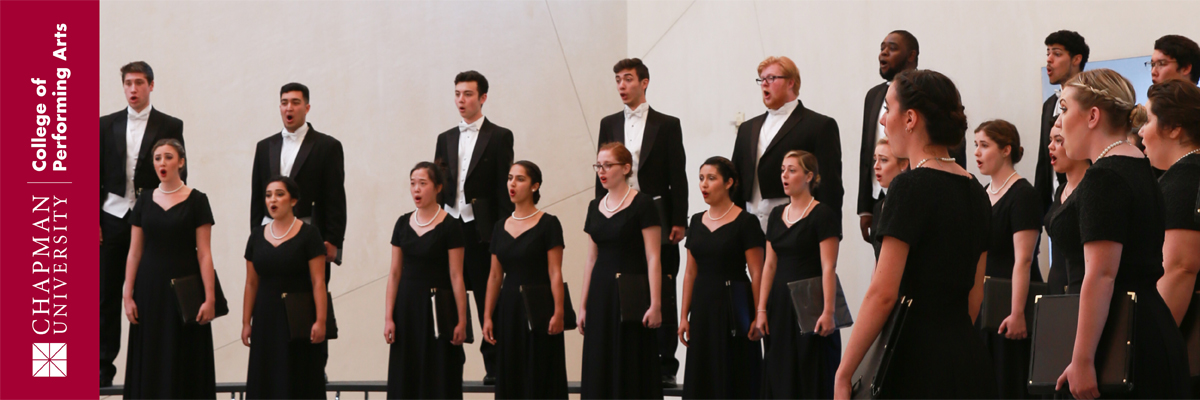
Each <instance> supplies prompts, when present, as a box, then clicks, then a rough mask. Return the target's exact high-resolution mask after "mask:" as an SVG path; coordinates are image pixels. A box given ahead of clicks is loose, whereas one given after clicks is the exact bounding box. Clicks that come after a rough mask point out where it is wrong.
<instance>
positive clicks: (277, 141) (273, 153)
mask: <svg viewBox="0 0 1200 400" xmlns="http://www.w3.org/2000/svg"><path fill="white" fill-rule="evenodd" d="M267 144H268V146H267V147H268V150H267V151H268V152H269V154H267V164H270V170H271V176H270V177H268V178H267V179H272V178H274V177H276V176H279V175H281V174H280V172H279V164H280V162H281V159H282V158H283V156H282V155H281V154H283V135H282V134H278V133H276V134H274V135H271V139H270V140H267Z"/></svg>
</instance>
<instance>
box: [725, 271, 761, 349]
mask: <svg viewBox="0 0 1200 400" xmlns="http://www.w3.org/2000/svg"><path fill="white" fill-rule="evenodd" d="M725 289H726V290H727V291H728V292H729V336H733V337H738V336H746V335H748V334H749V333H750V325H753V324H754V317H756V315H755V312H754V303H755V302H754V289H753V288H752V287H751V286H750V282H746V281H725Z"/></svg>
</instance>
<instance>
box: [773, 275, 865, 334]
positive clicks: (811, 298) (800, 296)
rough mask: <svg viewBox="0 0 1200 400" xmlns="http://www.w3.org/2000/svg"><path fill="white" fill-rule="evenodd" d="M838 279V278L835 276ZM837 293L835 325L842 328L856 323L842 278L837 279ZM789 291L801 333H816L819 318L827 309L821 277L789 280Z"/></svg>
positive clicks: (834, 312)
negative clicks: (851, 313) (843, 289)
mask: <svg viewBox="0 0 1200 400" xmlns="http://www.w3.org/2000/svg"><path fill="white" fill-rule="evenodd" d="M835 279H836V278H835ZM836 283H837V295H836V296H835V299H834V301H835V302H836V303H835V304H834V305H833V325H834V327H835V328H836V329H842V328H845V327H848V326H850V325H854V318H853V317H851V316H850V307H849V306H847V305H846V293H844V292H842V280H841V279H837V281H836ZM787 285H788V291H789V292H791V295H792V308H793V309H795V310H796V322H799V323H800V332H801V333H814V332H813V329H814V328H816V327H817V320H818V319H820V318H821V313H822V312H824V311H825V290H824V287H823V286H822V284H821V277H819V276H818V277H815V278H808V279H802V280H798V281H795V282H788V284H787Z"/></svg>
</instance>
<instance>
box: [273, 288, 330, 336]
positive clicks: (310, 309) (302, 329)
mask: <svg viewBox="0 0 1200 400" xmlns="http://www.w3.org/2000/svg"><path fill="white" fill-rule="evenodd" d="M280 297H281V298H283V308H284V309H285V310H286V311H287V321H288V330H289V331H291V336H292V340H304V341H308V340H309V336H310V335H311V334H312V326H313V324H314V323H316V322H317V302H316V301H315V300H313V294H312V292H308V291H305V292H292V293H284V294H282V295H280ZM337 335H338V328H337V318H334V316H333V295H331V294H329V292H325V340H333V339H337V337H338V336H337Z"/></svg>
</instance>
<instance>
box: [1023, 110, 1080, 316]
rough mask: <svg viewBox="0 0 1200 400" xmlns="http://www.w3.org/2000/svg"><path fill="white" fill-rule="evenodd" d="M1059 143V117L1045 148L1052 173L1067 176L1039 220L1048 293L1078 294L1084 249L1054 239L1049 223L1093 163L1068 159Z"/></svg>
mask: <svg viewBox="0 0 1200 400" xmlns="http://www.w3.org/2000/svg"><path fill="white" fill-rule="evenodd" d="M1062 143H1063V139H1062V118H1058V119H1056V120H1055V121H1054V127H1052V128H1050V144H1049V146H1048V147H1047V148H1048V149H1049V150H1050V166H1051V167H1053V168H1054V173H1056V174H1064V175H1066V176H1067V182H1066V183H1064V184H1062V185H1059V186H1058V190H1056V191H1055V192H1054V200H1053V202H1051V203H1050V209H1049V210H1048V211H1047V212H1046V216H1045V218H1043V220H1042V225H1043V227H1045V229H1046V236H1047V238H1049V239H1050V272H1047V273H1046V293H1047V294H1066V293H1067V291H1068V286H1070V287H1074V288H1075V290H1074V293H1079V286H1080V285H1082V284H1083V246H1081V245H1080V243H1079V240H1078V238H1074V239H1073V240H1067V239H1066V238H1060V237H1057V236H1054V232H1052V231H1051V230H1050V221H1051V220H1053V219H1054V215H1055V214H1057V213H1058V210H1059V209H1060V208H1061V207H1062V204H1063V203H1065V202H1066V201H1067V199H1069V198H1070V197H1071V193H1073V192H1074V191H1075V188H1076V187H1077V186H1079V181H1082V180H1083V175H1084V174H1086V173H1087V169H1088V167H1090V166H1092V162H1091V161H1088V160H1072V159H1071V158H1070V157H1067V149H1065V148H1063V144H1062ZM1068 278H1071V279H1068ZM1072 285H1073V286H1072ZM1026 328H1028V327H1026Z"/></svg>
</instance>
